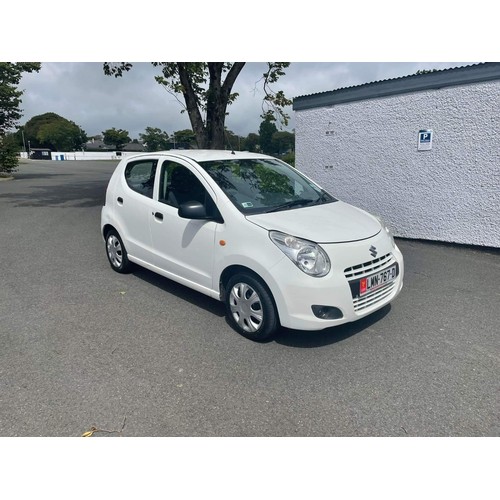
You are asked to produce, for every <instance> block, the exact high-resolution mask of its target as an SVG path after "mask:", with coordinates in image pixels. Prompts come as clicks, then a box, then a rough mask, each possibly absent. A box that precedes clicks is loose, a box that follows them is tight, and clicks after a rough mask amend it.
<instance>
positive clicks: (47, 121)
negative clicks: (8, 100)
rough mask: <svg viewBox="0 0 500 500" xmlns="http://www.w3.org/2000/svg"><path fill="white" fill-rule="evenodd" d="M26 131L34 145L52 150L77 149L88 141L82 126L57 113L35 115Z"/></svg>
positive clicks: (25, 127)
mask: <svg viewBox="0 0 500 500" xmlns="http://www.w3.org/2000/svg"><path fill="white" fill-rule="evenodd" d="M24 132H25V135H26V139H27V140H29V141H30V144H31V146H32V147H33V146H34V147H41V148H49V149H51V150H52V151H75V150H77V149H81V148H82V147H83V146H84V144H85V143H86V142H87V134H86V133H85V132H84V131H83V129H82V128H81V127H79V126H78V125H77V124H76V123H74V122H72V121H71V120H67V119H66V118H63V117H62V116H59V115H58V114H56V113H44V114H43V115H37V116H34V117H33V118H31V120H29V121H28V122H27V123H26V125H25V126H24Z"/></svg>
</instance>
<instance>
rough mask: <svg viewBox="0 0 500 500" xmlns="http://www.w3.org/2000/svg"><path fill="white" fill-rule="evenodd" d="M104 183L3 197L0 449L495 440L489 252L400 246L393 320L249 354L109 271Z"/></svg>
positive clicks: (68, 170) (192, 304)
mask: <svg viewBox="0 0 500 500" xmlns="http://www.w3.org/2000/svg"><path fill="white" fill-rule="evenodd" d="M115 165H116V162H111V161H109V162H92V161H86V162H84V161H81V162H79V161H58V162H52V161H38V162H37V161H30V162H25V163H22V164H21V165H20V169H19V172H17V173H16V174H15V180H11V181H2V182H0V436H80V435H82V433H84V432H85V431H88V430H89V429H91V428H92V427H94V428H96V429H98V430H108V431H116V432H112V433H104V432H101V433H99V432H96V433H95V434H96V435H98V434H100V435H110V436H113V435H123V436H152V437H154V436H399V437H402V436H498V434H499V431H500V425H499V415H500V412H499V410H500V408H499V406H500V404H499V402H500V398H499V380H500V377H499V373H500V349H499V337H498V334H499V330H500V307H499V306H500V252H499V251H498V250H493V249H480V248H468V247H462V246H453V245H445V244H437V243H431V242H421V241H409V240H398V245H399V246H400V248H401V250H402V252H403V255H404V257H405V266H406V270H405V287H404V289H403V292H402V293H401V295H400V296H399V297H398V298H397V299H396V301H395V302H394V303H393V304H392V305H391V306H389V307H386V308H384V309H383V310H381V311H379V312H377V313H375V314H374V315H372V316H370V317H368V318H366V319H364V320H361V321H359V322H357V323H353V324H348V325H344V326H341V327H338V328H336V329H330V330H327V331H323V332H301V331H291V330H285V329H282V330H280V332H279V334H278V335H277V337H276V338H275V339H274V340H273V341H270V342H266V343H255V342H251V341H249V340H246V339H244V338H243V337H241V336H239V335H238V334H236V333H235V332H234V331H233V330H232V329H231V328H230V327H229V326H228V325H227V323H226V321H225V318H224V308H223V306H222V304H221V303H218V302H217V301H215V300H212V299H210V298H208V297H205V296H203V295H201V294H198V293H196V292H194V291H191V290H189V289H187V288H185V287H183V286H181V285H177V284H175V283H173V282H171V281H169V280H167V279H165V278H162V277H160V276H157V275H155V274H153V273H151V272H150V271H146V270H141V269H137V270H136V271H135V272H134V273H132V274H129V275H119V274H117V273H115V272H113V271H112V270H111V268H110V266H109V264H108V261H107V259H106V255H105V251H104V243H103V241H102V238H101V235H100V232H99V231H100V227H99V223H100V210H101V206H102V204H103V202H104V194H105V189H106V185H107V181H108V179H109V177H110V175H111V173H112V170H113V168H114V166H115ZM333 194H335V193H333Z"/></svg>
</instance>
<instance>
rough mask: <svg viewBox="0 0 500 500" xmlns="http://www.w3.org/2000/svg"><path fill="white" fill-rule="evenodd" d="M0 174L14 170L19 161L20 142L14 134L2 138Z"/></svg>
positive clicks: (0, 139)
mask: <svg viewBox="0 0 500 500" xmlns="http://www.w3.org/2000/svg"><path fill="white" fill-rule="evenodd" d="M0 141H1V145H0V176H1V174H10V173H12V172H14V171H15V170H16V168H17V165H18V163H19V156H18V153H19V144H18V142H17V138H16V137H15V135H14V134H5V135H4V136H3V137H2V138H0Z"/></svg>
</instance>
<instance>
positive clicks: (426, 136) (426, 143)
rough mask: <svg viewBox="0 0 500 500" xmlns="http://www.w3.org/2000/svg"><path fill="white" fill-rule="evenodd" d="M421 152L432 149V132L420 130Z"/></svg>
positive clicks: (419, 143)
mask: <svg viewBox="0 0 500 500" xmlns="http://www.w3.org/2000/svg"><path fill="white" fill-rule="evenodd" d="M417 149H418V150H419V151H428V150H429V149H432V130H419V132H418V148H417Z"/></svg>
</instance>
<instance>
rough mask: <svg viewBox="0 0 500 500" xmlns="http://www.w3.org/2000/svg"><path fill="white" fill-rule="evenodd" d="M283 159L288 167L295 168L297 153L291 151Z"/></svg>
mask: <svg viewBox="0 0 500 500" xmlns="http://www.w3.org/2000/svg"><path fill="white" fill-rule="evenodd" d="M281 159H282V160H283V161H284V162H285V163H288V165H291V166H292V167H295V152H294V151H290V152H289V153H286V154H284V155H283V156H282V157H281Z"/></svg>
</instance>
